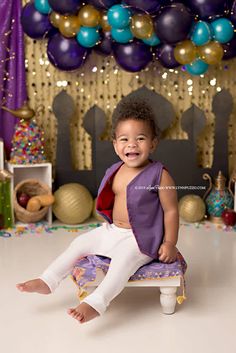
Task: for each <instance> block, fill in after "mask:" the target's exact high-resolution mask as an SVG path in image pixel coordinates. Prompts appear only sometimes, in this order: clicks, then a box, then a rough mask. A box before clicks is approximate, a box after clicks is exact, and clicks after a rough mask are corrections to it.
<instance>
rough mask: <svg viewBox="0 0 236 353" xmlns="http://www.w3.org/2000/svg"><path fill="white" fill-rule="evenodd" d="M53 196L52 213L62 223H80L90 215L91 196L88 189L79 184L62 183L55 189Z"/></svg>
mask: <svg viewBox="0 0 236 353" xmlns="http://www.w3.org/2000/svg"><path fill="white" fill-rule="evenodd" d="M54 197H55V202H54V204H53V208H52V210H53V213H54V214H55V216H56V217H57V219H59V221H61V222H63V223H66V224H78V223H82V222H84V221H85V220H86V219H87V218H88V217H89V216H90V215H91V212H92V209H93V198H92V195H91V194H90V192H89V191H88V189H87V188H86V187H85V186H83V185H81V184H78V183H69V184H65V185H62V186H60V187H59V189H58V190H56V192H55V193H54Z"/></svg>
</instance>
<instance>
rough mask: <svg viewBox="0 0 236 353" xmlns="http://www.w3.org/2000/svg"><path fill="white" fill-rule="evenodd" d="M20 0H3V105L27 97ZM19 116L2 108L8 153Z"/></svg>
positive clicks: (1, 131) (13, 105) (0, 129)
mask: <svg viewBox="0 0 236 353" xmlns="http://www.w3.org/2000/svg"><path fill="white" fill-rule="evenodd" d="M21 9H22V4H21V0H0V106H1V105H5V106H6V107H8V108H10V109H17V108H19V107H21V105H22V104H23V102H24V101H25V100H26V98H27V93H26V79H25V63H24V61H25V59H24V37H23V30H22V27H21V23H20V16H21ZM16 121H17V119H16V118H14V117H13V115H11V114H9V113H7V112H5V111H3V110H2V109H0V137H2V138H3V140H4V144H5V149H6V154H7V156H9V153H10V149H11V139H12V135H13V132H14V126H15V123H16Z"/></svg>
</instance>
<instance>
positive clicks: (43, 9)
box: [34, 0, 52, 15]
mask: <svg viewBox="0 0 236 353" xmlns="http://www.w3.org/2000/svg"><path fill="white" fill-rule="evenodd" d="M34 7H35V8H36V10H37V11H38V12H40V13H43V14H44V15H47V14H48V13H49V12H51V11H52V9H51V7H50V5H49V3H48V0H34Z"/></svg>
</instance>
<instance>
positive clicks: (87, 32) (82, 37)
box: [76, 26, 100, 48]
mask: <svg viewBox="0 0 236 353" xmlns="http://www.w3.org/2000/svg"><path fill="white" fill-rule="evenodd" d="M76 39H77V41H78V43H79V44H80V45H82V46H83V47H85V48H91V47H94V46H95V45H96V44H97V42H98V41H99V39H100V34H99V31H98V28H97V27H83V26H82V27H80V30H79V32H78V33H77V35H76Z"/></svg>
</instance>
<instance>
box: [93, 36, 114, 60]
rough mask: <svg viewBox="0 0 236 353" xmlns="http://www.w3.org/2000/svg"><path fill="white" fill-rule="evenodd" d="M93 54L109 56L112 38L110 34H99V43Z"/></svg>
mask: <svg viewBox="0 0 236 353" xmlns="http://www.w3.org/2000/svg"><path fill="white" fill-rule="evenodd" d="M93 49H94V50H95V52H97V53H98V54H102V55H105V56H108V55H111V53H112V37H111V32H101V41H100V43H99V44H97V45H96V46H95V47H93Z"/></svg>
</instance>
